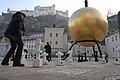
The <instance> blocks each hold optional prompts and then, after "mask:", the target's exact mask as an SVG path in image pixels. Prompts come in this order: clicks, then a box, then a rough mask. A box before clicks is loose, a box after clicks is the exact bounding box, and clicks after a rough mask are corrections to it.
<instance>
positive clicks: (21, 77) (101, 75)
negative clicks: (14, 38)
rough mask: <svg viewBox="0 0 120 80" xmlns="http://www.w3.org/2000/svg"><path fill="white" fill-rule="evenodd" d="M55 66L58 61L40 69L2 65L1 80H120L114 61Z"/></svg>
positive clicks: (117, 67)
mask: <svg viewBox="0 0 120 80" xmlns="http://www.w3.org/2000/svg"><path fill="white" fill-rule="evenodd" d="M55 64H56V60H53V61H51V62H49V63H48V65H43V66H42V67H40V68H33V67H32V66H25V67H12V66H11V65H10V66H1V65H0V80H120V65H116V64H114V61H113V60H112V59H111V60H109V63H107V64H102V63H101V60H99V62H94V61H88V62H79V63H78V62H77V61H74V62H71V63H68V62H67V61H65V63H64V66H55Z"/></svg>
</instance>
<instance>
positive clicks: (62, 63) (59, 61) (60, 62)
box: [56, 51, 64, 66]
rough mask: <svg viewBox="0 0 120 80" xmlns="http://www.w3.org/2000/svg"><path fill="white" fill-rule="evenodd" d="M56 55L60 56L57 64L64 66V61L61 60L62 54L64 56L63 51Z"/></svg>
mask: <svg viewBox="0 0 120 80" xmlns="http://www.w3.org/2000/svg"><path fill="white" fill-rule="evenodd" d="M56 56H58V59H57V64H56V66H63V65H64V62H63V61H62V60H61V56H63V53H61V52H60V51H59V52H58V53H56Z"/></svg>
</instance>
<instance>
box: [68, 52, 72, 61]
mask: <svg viewBox="0 0 120 80" xmlns="http://www.w3.org/2000/svg"><path fill="white" fill-rule="evenodd" d="M68 54H70V55H69V57H68V62H73V57H72V51H71V50H70V51H68Z"/></svg>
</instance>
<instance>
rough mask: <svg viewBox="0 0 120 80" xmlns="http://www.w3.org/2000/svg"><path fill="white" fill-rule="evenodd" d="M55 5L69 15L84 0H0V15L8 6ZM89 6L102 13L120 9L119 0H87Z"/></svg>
mask: <svg viewBox="0 0 120 80" xmlns="http://www.w3.org/2000/svg"><path fill="white" fill-rule="evenodd" d="M53 4H55V5H56V10H62V11H65V10H69V16H71V15H72V13H74V12H75V11H76V10H78V9H80V8H82V7H84V0H0V15H1V14H2V12H6V11H7V9H8V8H10V9H11V10H22V9H28V10H34V7H35V6H37V5H39V6H52V5H53ZM88 6H89V7H95V8H97V9H99V10H100V11H101V12H102V13H103V14H106V13H107V11H108V10H109V9H111V11H112V12H113V13H118V11H119V10H120V0H88Z"/></svg>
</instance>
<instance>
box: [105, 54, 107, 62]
mask: <svg viewBox="0 0 120 80" xmlns="http://www.w3.org/2000/svg"><path fill="white" fill-rule="evenodd" d="M105 60H106V63H108V53H106V54H105Z"/></svg>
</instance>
